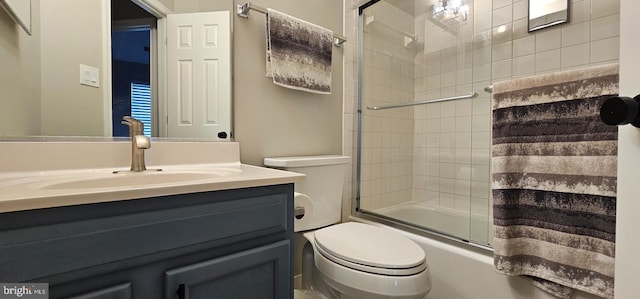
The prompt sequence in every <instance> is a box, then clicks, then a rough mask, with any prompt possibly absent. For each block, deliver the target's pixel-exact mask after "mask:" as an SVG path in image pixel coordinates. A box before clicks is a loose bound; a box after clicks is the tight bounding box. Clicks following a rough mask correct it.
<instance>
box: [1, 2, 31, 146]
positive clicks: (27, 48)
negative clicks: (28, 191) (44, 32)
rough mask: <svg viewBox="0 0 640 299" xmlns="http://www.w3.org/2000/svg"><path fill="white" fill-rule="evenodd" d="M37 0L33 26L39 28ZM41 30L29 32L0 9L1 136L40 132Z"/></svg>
mask: <svg viewBox="0 0 640 299" xmlns="http://www.w3.org/2000/svg"><path fill="white" fill-rule="evenodd" d="M39 13H40V12H39V6H38V2H37V1H34V3H33V11H32V16H33V19H34V20H33V24H32V28H38V26H39V21H38V16H39ZM39 37H40V32H39V31H38V30H33V35H32V36H29V35H27V33H26V32H25V31H24V30H22V28H21V27H19V26H18V25H16V24H15V23H14V22H13V21H12V20H11V18H10V17H9V16H8V15H7V14H6V13H5V12H4V10H0V91H1V92H0V136H10V135H39V134H40V40H39Z"/></svg>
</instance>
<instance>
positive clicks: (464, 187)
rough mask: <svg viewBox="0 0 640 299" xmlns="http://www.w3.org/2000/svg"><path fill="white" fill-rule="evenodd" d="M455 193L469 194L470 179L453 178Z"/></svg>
mask: <svg viewBox="0 0 640 299" xmlns="http://www.w3.org/2000/svg"><path fill="white" fill-rule="evenodd" d="M455 194H457V195H463V196H471V181H469V180H455Z"/></svg>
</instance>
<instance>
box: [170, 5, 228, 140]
mask: <svg viewBox="0 0 640 299" xmlns="http://www.w3.org/2000/svg"><path fill="white" fill-rule="evenodd" d="M230 35H231V29H230V17H229V12H228V11H220V12H203V13H188V14H170V15H168V16H167V108H168V109H167V110H168V116H167V137H187V138H208V139H219V140H230V139H229V138H230V137H231V131H230V130H231V44H230V43H231V36H230Z"/></svg>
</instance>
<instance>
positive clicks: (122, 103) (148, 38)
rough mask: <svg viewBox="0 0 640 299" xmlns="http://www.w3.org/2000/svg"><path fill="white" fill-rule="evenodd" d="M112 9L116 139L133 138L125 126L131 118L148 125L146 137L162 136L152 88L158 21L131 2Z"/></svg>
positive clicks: (120, 0)
mask: <svg viewBox="0 0 640 299" xmlns="http://www.w3.org/2000/svg"><path fill="white" fill-rule="evenodd" d="M111 6H112V7H111V8H112V9H111V12H112V15H111V24H112V27H111V67H112V106H111V107H112V111H111V112H112V113H111V115H112V131H113V136H114V137H127V136H129V129H128V127H127V126H125V125H123V124H121V120H122V117H123V116H127V115H129V116H132V117H134V118H136V119H139V120H140V121H142V122H143V123H144V126H145V128H144V133H145V135H147V136H158V132H157V117H156V115H157V114H156V113H155V111H157V106H158V105H157V100H155V99H157V97H155V96H154V93H153V90H154V89H153V88H152V86H153V85H154V84H153V78H154V76H152V70H153V69H154V67H153V66H152V61H153V59H152V57H153V54H154V53H155V47H154V42H153V40H154V39H153V34H155V28H156V23H157V19H156V18H155V17H154V16H153V15H151V14H149V13H147V12H146V11H145V10H143V9H142V8H140V7H139V6H137V5H136V4H134V3H133V2H131V1H130V0H112V1H111ZM154 100H155V101H154Z"/></svg>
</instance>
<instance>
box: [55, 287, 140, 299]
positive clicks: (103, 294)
mask: <svg viewBox="0 0 640 299" xmlns="http://www.w3.org/2000/svg"><path fill="white" fill-rule="evenodd" d="M67 299H131V283H123V284H119V285H116V286H113V287H109V288H106V289H101V290H96V291H94V292H90V293H85V294H82V295H78V296H73V297H68V298H67Z"/></svg>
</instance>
